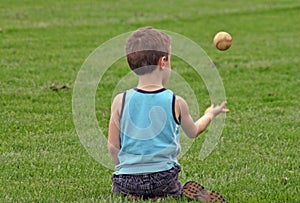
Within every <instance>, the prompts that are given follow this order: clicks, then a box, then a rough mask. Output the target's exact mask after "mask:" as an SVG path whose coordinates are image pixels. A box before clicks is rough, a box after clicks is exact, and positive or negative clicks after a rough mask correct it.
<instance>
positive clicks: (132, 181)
mask: <svg viewBox="0 0 300 203" xmlns="http://www.w3.org/2000/svg"><path fill="white" fill-rule="evenodd" d="M179 172H180V167H179V166H175V167H173V168H171V169H170V170H167V171H162V172H157V173H149V174H137V175H113V176H112V182H113V185H112V189H111V192H112V193H121V194H124V195H127V194H130V195H136V196H139V197H143V198H144V199H148V198H154V197H165V196H173V197H178V196H180V195H181V193H182V184H181V182H179V181H178V173H179Z"/></svg>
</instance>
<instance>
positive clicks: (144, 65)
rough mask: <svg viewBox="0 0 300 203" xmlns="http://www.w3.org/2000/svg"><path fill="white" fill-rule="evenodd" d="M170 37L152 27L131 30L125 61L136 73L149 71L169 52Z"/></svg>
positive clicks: (140, 73) (141, 73)
mask: <svg viewBox="0 0 300 203" xmlns="http://www.w3.org/2000/svg"><path fill="white" fill-rule="evenodd" d="M170 47H171V38H170V37H169V36H168V35H166V34H165V33H163V32H161V31H159V30H156V29H153V28H152V27H145V28H140V29H138V30H136V31H135V32H133V33H132V34H131V35H130V36H129V38H128V40H127V43H126V57H127V62H128V64H129V66H130V68H131V70H133V71H134V72H135V73H136V74H137V75H143V74H146V73H151V72H152V71H153V70H154V69H156V67H157V65H158V61H159V59H160V58H161V57H166V59H167V60H169V59H168V55H169V54H170Z"/></svg>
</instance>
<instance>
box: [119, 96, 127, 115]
mask: <svg viewBox="0 0 300 203" xmlns="http://www.w3.org/2000/svg"><path fill="white" fill-rule="evenodd" d="M125 97H126V91H125V92H124V93H123V98H122V107H121V112H120V120H121V118H122V115H123V109H124V105H125Z"/></svg>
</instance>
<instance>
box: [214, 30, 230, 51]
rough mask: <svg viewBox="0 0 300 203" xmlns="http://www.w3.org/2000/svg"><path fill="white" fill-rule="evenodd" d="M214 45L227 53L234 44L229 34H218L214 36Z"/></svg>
mask: <svg viewBox="0 0 300 203" xmlns="http://www.w3.org/2000/svg"><path fill="white" fill-rule="evenodd" d="M213 42H214V45H215V46H216V47H217V49H219V50H221V51H225V50H227V49H229V47H230V46H231V43H232V37H231V35H230V34H229V33H227V32H218V33H217V34H216V35H215V36H214V40H213Z"/></svg>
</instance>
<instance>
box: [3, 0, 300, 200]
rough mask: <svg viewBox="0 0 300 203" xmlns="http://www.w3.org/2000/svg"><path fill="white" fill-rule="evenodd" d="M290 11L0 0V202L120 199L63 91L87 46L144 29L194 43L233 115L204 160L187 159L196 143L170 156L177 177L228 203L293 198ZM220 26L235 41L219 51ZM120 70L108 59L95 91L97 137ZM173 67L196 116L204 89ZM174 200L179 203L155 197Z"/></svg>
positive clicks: (180, 66) (295, 132) (295, 70)
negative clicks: (189, 90)
mask: <svg viewBox="0 0 300 203" xmlns="http://www.w3.org/2000/svg"><path fill="white" fill-rule="evenodd" d="M299 11H300V3H299V2H297V1H291V0H285V1H283V0H277V1H267V0H264V1H258V0H255V1H234V2H232V1H172V2H171V1H170V2H164V3H163V4H162V3H161V2H160V1H151V2H147V3H140V1H130V2H129V1H125V0H123V1H112V2H106V1H99V2H93V1H89V2H87V1H79V0H78V1H76V0H72V1H65V2H61V1H55V2H52V1H41V2H36V1H33V0H26V1H17V0H16V1H8V0H3V1H1V4H0V93H1V94H0V98H1V99H0V112H1V114H0V163H1V164H0V174H1V175H0V182H1V185H0V194H1V195H0V202H122V201H124V200H122V199H121V198H120V197H115V196H111V195H110V187H111V182H110V181H111V180H110V176H111V173H112V171H111V170H110V169H106V168H105V167H103V166H102V165H101V164H99V163H98V162H97V161H95V160H94V159H93V158H92V157H91V156H89V155H88V153H87V152H86V150H85V149H84V147H83V146H82V145H81V143H80V140H79V139H78V136H77V134H76V131H75V126H74V123H73V117H72V88H73V85H74V82H75V80H76V76H77V73H78V71H79V69H80V67H81V65H82V63H83V62H84V60H85V59H86V58H87V56H88V55H89V54H90V53H91V52H92V51H93V50H94V49H95V48H97V47H98V46H99V45H101V44H102V43H103V42H105V41H107V40H109V39H111V38H112V37H114V36H117V35H119V34H122V33H125V32H128V31H132V30H134V29H136V28H138V27H141V26H145V25H151V26H153V27H156V28H159V29H164V30H169V31H172V32H177V33H179V34H182V35H185V36H186V37H188V38H190V39H192V40H194V41H195V42H197V43H198V44H199V45H201V47H202V48H203V49H204V50H205V51H206V52H207V53H208V55H209V56H210V58H211V59H212V60H213V61H214V63H215V64H216V66H217V68H218V71H219V73H220V75H221V77H222V80H223V83H224V87H225V90H226V97H227V101H228V108H230V110H231V112H230V113H229V114H228V115H227V118H226V127H225V129H224V130H223V134H222V139H221V140H220V143H219V144H218V146H217V147H216V149H215V150H214V151H213V153H212V154H211V155H210V156H209V157H207V158H206V159H205V160H204V161H200V160H198V159H197V155H198V152H199V151H200V149H201V144H202V143H203V140H204V137H201V138H199V139H197V140H195V141H194V143H193V145H192V147H191V149H190V150H189V151H188V152H187V153H186V154H185V156H184V157H183V158H182V159H181V160H180V162H181V165H182V167H183V170H182V173H181V174H180V180H182V182H185V181H187V180H191V179H193V180H195V181H199V182H201V183H202V184H203V185H205V186H206V187H207V188H209V189H214V190H216V191H219V192H220V193H221V194H222V195H223V196H224V197H225V198H226V199H227V200H228V202H299V201H300V196H299V193H300V186H299V183H300V159H299V154H300V150H299V145H300V130H299V126H300V116H299V106H300V100H299V93H300V89H299V83H300V72H299V67H298V66H299V59H300V56H299V53H300V45H299V30H300V25H299V23H298V20H299V17H300V16H299ZM219 30H225V31H228V32H230V33H231V34H232V36H233V45H232V47H231V48H230V49H229V50H228V51H226V52H219V51H217V50H216V49H215V48H214V47H213V45H212V36H213V35H214V34H215V33H216V32H217V31H219ZM125 66H126V63H125V61H124V60H122V59H121V60H120V61H119V62H118V63H116V64H114V67H115V68H111V69H109V71H108V72H107V73H106V74H105V75H104V79H103V81H106V82H102V83H101V84H100V85H99V88H98V91H97V95H98V96H100V95H101V99H99V97H97V98H96V101H97V104H96V110H97V118H98V121H99V126H100V127H101V128H102V129H103V131H104V132H107V123H108V118H109V108H110V103H111V94H112V91H113V89H114V85H115V84H116V82H118V81H119V80H120V78H122V77H123V76H124V75H125V74H127V73H128V71H129V69H128V68H127V66H126V69H125ZM173 66H174V68H176V70H177V71H178V72H180V73H181V74H182V76H183V77H184V78H185V79H186V80H187V81H189V84H190V86H192V87H193V88H194V91H195V93H196V95H197V99H198V103H199V108H200V111H203V110H204V108H205V107H206V106H208V104H209V96H208V95H207V92H206V89H205V86H203V85H202V83H201V81H197V80H195V78H194V76H193V72H192V70H191V68H190V67H188V66H187V65H186V64H185V63H183V62H182V61H180V60H179V59H176V57H174V61H173ZM105 79H106V80H105ZM199 83H200V85H199ZM64 85H65V86H67V87H68V88H66V89H62V90H59V91H52V90H51V89H50V88H51V87H54V86H55V87H62V86H64ZM204 136H205V135H204ZM176 201H177V202H178V201H179V202H187V200H185V199H179V200H176V199H172V198H170V199H167V200H165V201H164V202H176Z"/></svg>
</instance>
